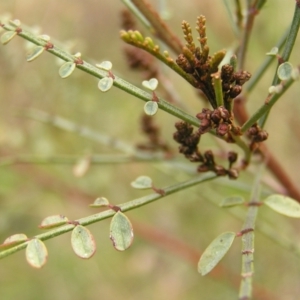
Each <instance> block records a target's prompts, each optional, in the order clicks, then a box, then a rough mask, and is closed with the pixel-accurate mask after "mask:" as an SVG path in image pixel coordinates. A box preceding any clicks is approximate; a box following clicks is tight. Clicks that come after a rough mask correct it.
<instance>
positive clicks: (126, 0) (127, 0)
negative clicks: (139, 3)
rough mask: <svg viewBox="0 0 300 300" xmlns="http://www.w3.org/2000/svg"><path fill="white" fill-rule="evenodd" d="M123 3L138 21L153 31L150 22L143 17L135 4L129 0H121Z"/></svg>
mask: <svg viewBox="0 0 300 300" xmlns="http://www.w3.org/2000/svg"><path fill="white" fill-rule="evenodd" d="M121 1H122V2H123V4H124V5H125V6H126V7H127V8H128V9H129V10H130V11H131V12H132V13H133V14H134V15H135V17H136V18H137V19H138V20H140V22H141V23H142V24H143V25H144V26H145V27H146V28H148V29H149V30H150V31H151V32H154V29H153V27H152V25H151V24H150V22H149V21H148V20H147V19H146V18H145V17H144V15H143V14H141V12H140V11H139V10H138V9H137V8H136V7H135V5H134V4H133V3H132V2H131V1H130V0H121Z"/></svg>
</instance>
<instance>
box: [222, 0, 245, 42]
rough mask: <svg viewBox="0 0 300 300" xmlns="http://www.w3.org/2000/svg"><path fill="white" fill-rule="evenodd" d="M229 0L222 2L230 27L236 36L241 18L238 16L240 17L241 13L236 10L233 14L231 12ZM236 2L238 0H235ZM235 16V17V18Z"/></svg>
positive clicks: (238, 32) (238, 34)
mask: <svg viewBox="0 0 300 300" xmlns="http://www.w3.org/2000/svg"><path fill="white" fill-rule="evenodd" d="M229 2H231V1H229V0H223V3H224V5H225V8H226V10H227V13H228V16H229V20H230V23H231V27H232V30H233V32H234V34H235V36H236V37H237V38H238V37H239V36H240V28H241V26H240V25H241V22H240V21H241V20H240V18H239V17H242V15H240V14H238V11H237V13H236V15H234V14H233V12H232V9H231V7H230V5H229ZM236 2H239V0H237V1H236ZM235 17H237V18H235Z"/></svg>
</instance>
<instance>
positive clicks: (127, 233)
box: [109, 211, 133, 251]
mask: <svg viewBox="0 0 300 300" xmlns="http://www.w3.org/2000/svg"><path fill="white" fill-rule="evenodd" d="M109 237H110V239H111V241H112V243H113V246H114V248H115V249H116V250H119V251H124V250H126V249H128V248H129V247H130V246H131V244H132V241H133V229H132V225H131V223H130V221H129V219H128V218H127V217H126V216H125V215H124V214H123V213H122V212H121V211H118V212H117V213H116V214H115V215H114V216H113V217H112V220H111V223H110V235H109Z"/></svg>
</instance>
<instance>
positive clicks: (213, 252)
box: [198, 232, 236, 276]
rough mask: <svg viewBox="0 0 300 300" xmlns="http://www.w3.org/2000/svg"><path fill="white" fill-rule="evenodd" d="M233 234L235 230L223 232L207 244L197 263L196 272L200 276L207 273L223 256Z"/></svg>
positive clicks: (231, 240) (233, 236) (232, 238)
mask: <svg viewBox="0 0 300 300" xmlns="http://www.w3.org/2000/svg"><path fill="white" fill-rule="evenodd" d="M235 236H236V234H235V232H224V233H222V234H220V235H219V236H218V237H217V238H215V239H214V240H213V241H212V242H211V243H210V244H209V246H208V247H207V248H206V249H205V251H204V252H203V254H202V256H201V258H200V260H199V263H198V272H199V273H201V275H202V276H204V275H206V274H207V273H209V272H210V271H211V270H212V269H213V268H214V267H215V266H216V265H217V264H218V262H219V261H220V260H221V259H222V258H223V256H224V255H225V254H226V253H227V251H228V250H229V248H230V246H231V245H232V242H233V240H234V238H235Z"/></svg>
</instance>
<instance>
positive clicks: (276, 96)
mask: <svg viewBox="0 0 300 300" xmlns="http://www.w3.org/2000/svg"><path fill="white" fill-rule="evenodd" d="M298 69H299V70H300V67H298ZM294 81H295V80H294V79H293V78H290V79H289V80H287V81H286V82H283V83H282V90H281V91H280V92H279V93H277V94H273V95H271V98H267V99H266V100H265V103H264V104H263V105H262V106H261V107H260V108H259V109H258V110H257V111H256V112H255V113H254V114H253V115H252V116H251V117H250V118H249V119H248V121H247V122H246V123H244V125H243V126H242V128H241V130H242V132H243V133H244V132H246V131H247V130H248V129H249V128H250V127H251V126H252V125H253V124H254V123H256V122H257V121H258V120H259V119H260V118H261V117H262V116H263V115H265V114H266V113H267V112H268V111H269V110H270V109H271V108H272V107H273V105H274V104H275V103H276V102H277V100H278V99H279V98H280V97H281V96H282V95H283V94H284V93H285V92H286V91H287V89H288V88H289V87H290V86H291V85H292V83H294Z"/></svg>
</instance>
